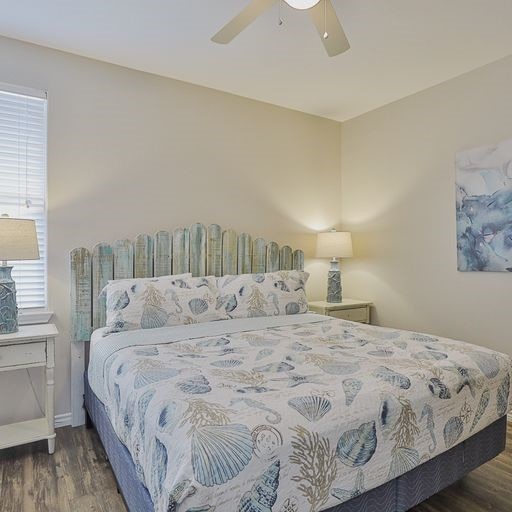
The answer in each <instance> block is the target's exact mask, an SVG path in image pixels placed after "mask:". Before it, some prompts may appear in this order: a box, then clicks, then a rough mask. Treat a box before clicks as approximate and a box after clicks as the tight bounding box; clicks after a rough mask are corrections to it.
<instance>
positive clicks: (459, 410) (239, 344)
mask: <svg viewBox="0 0 512 512" xmlns="http://www.w3.org/2000/svg"><path fill="white" fill-rule="evenodd" d="M183 240H185V242H186V243H182V242H183ZM233 240H235V241H236V243H233ZM230 242H231V243H230ZM130 248H132V250H130ZM162 254H164V256H163V257H162ZM165 255H167V257H165ZM153 261H154V263H153ZM171 261H172V262H173V263H176V265H172V264H171ZM150 262H151V264H150ZM233 262H235V263H234V264H233ZM302 266H303V255H302V253H301V251H295V252H294V251H292V250H291V249H290V248H289V247H283V248H281V249H279V248H278V247H277V244H274V243H273V242H270V243H268V244H265V243H262V241H261V240H260V239H256V240H254V241H253V240H251V238H250V237H249V236H248V235H240V236H239V237H238V236H236V234H234V233H233V232H231V231H225V232H222V230H221V229H220V228H219V227H218V226H215V225H214V226H210V227H209V228H205V227H204V226H201V225H194V226H192V228H190V230H188V229H187V230H177V231H175V232H174V233H173V234H169V233H167V236H166V235H165V232H159V233H158V234H157V235H156V236H155V237H154V238H153V237H148V236H142V237H139V238H138V240H136V241H135V243H134V244H130V243H127V242H126V241H122V242H117V243H115V244H113V245H109V244H100V245H99V246H96V248H95V249H94V250H93V252H92V255H91V254H90V253H89V252H88V251H87V250H86V249H77V250H75V251H73V253H72V257H71V267H72V275H73V280H72V294H71V295H72V309H73V313H74V314H73V327H74V329H73V332H74V337H75V340H76V341H84V342H86V343H88V344H90V362H89V365H88V369H87V370H88V373H87V375H86V378H85V407H86V410H87V413H88V415H89V417H90V419H91V420H92V422H93V424H94V425H95V427H96V429H97V431H98V433H99V436H100V439H101V440H102V442H103V444H104V447H105V450H106V452H107V454H108V457H109V460H110V462H111V465H112V468H113V471H114V473H115V475H116V478H117V480H118V483H119V487H120V490H121V492H122V493H123V496H124V498H125V501H126V504H127V507H128V509H129V510H130V511H137V512H139V511H148V512H150V511H156V512H160V511H163V510H165V511H168V510H169V511H174V510H175V511H185V512H201V511H205V512H206V511H212V510H222V511H230V510H233V511H240V512H242V511H243V512H249V511H254V512H267V511H268V512H270V511H277V512H302V511H309V510H311V511H321V510H328V511H330V512H335V511H336V512H341V511H343V512H346V511H352V510H354V511H355V510H365V511H377V510H379V511H382V510H408V509H409V508H411V507H413V506H414V505H416V504H417V503H419V502H421V501H423V500H424V499H426V498H428V497H429V496H431V495H432V494H434V493H436V492H438V491H439V490H441V489H442V488H444V487H445V486H448V485H450V484H451V483H453V482H455V481H456V480H458V479H460V478H461V477H463V476H464V475H465V474H467V473H468V472H469V471H471V470H472V469H474V468H476V467H478V466H479V465H481V464H483V463H484V462H486V461H488V460H489V459H491V458H493V457H494V456H496V455H497V454H498V453H500V452H501V451H502V450H503V449H504V445H505V429H506V413H507V411H508V410H509V396H510V377H511V371H512V366H511V361H510V358H508V357H507V356H506V355H503V354H499V353H496V352H493V351H490V350H487V349H484V348H481V347H476V346H474V345H469V344H466V343H462V342H458V341H453V340H448V339H443V338H438V337H434V336H430V335H425V334H421V333H410V332H406V331H400V330H396V329H384V328H379V327H374V326H368V325H363V324H356V323H353V322H348V321H343V320H337V319H332V318H329V317H323V316H319V315H314V314H309V313H305V314H298V315H286V316H285V315H283V316H281V315H277V316H269V317H256V318H243V319H234V320H220V321H216V322H205V323H200V324H191V325H180V326H173V327H162V328H157V329H147V330H131V331H127V332H119V333H115V334H111V335H109V336H104V334H105V328H104V327H103V326H104V324H105V312H104V308H105V304H104V299H102V298H101V297H99V296H98V295H99V291H100V290H101V288H102V287H103V285H104V284H105V283H106V282H107V281H108V280H109V279H112V278H113V277H116V278H120V276H121V277H123V278H125V277H132V275H133V274H131V272H130V269H135V270H134V272H135V275H136V277H144V276H143V275H141V273H142V274H145V275H146V276H150V275H153V274H154V273H155V272H157V273H158V275H167V274H171V273H179V272H182V271H186V270H188V269H191V270H192V272H193V273H194V274H196V275H206V274H218V275H221V274H236V273H237V272H239V273H246V272H258V273H260V272H265V271H270V272H274V271H277V270H283V271H285V272H286V271H287V270H289V269H293V268H295V269H296V270H300V269H302ZM116 268H117V271H116ZM119 269H124V270H123V271H122V272H121V273H120V272H119ZM140 269H145V271H144V272H141V271H140ZM235 269H236V270H235ZM132 272H133V271H132ZM130 274H131V275H130ZM102 301H103V303H102ZM93 327H94V329H93ZM92 330H94V332H93V333H92V337H91V331H92Z"/></svg>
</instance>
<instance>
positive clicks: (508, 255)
mask: <svg viewBox="0 0 512 512" xmlns="http://www.w3.org/2000/svg"><path fill="white" fill-rule="evenodd" d="M456 172H457V177H456V182H457V254H458V258H457V260H458V269H459V270H460V271H463V272H467V271H488V272H512V139H511V140H507V141H505V142H501V143H499V144H495V145H492V146H485V147H481V148H476V149H471V150H469V151H464V152H460V153H458V154H457V157H456Z"/></svg>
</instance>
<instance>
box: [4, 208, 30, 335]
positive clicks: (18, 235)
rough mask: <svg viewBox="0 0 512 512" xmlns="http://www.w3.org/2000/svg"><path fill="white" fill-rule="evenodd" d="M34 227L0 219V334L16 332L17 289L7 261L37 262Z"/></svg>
mask: <svg viewBox="0 0 512 512" xmlns="http://www.w3.org/2000/svg"><path fill="white" fill-rule="evenodd" d="M38 259H39V246H38V244H37V233H36V223H35V221H33V220H28V219H13V218H11V217H9V216H8V215H2V216H1V217H0V262H1V263H0V334H9V333H12V332H17V330H18V306H17V304H16V285H15V284H14V281H13V280H12V277H11V270H12V267H10V266H7V261H20V260H38Z"/></svg>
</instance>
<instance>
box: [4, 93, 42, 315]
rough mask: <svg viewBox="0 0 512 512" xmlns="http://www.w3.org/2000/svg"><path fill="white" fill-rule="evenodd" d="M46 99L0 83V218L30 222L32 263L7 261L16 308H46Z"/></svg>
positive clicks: (38, 94) (39, 94)
mask: <svg viewBox="0 0 512 512" xmlns="http://www.w3.org/2000/svg"><path fill="white" fill-rule="evenodd" d="M46 142H47V138H46V94H45V93H44V92H39V91H31V90H29V89H23V88H17V87H12V86H9V85H4V84H0V215H1V214H4V213H6V214H8V215H9V217H19V218H27V219H34V220H35V221H36V226H37V237H38V241H39V252H40V255H41V259H40V260H37V261H16V262H13V263H12V264H13V266H14V269H13V272H12V275H13V278H14V280H15V281H16V289H17V297H18V306H19V307H20V308H44V307H46V254H47V251H46V223H47V222H46Z"/></svg>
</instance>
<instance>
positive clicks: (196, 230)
mask: <svg viewBox="0 0 512 512" xmlns="http://www.w3.org/2000/svg"><path fill="white" fill-rule="evenodd" d="M190 272H192V275H193V276H194V277H197V276H205V275H206V228H205V227H204V226H203V225H202V224H200V223H198V222H197V223H196V224H192V226H191V227H190Z"/></svg>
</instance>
